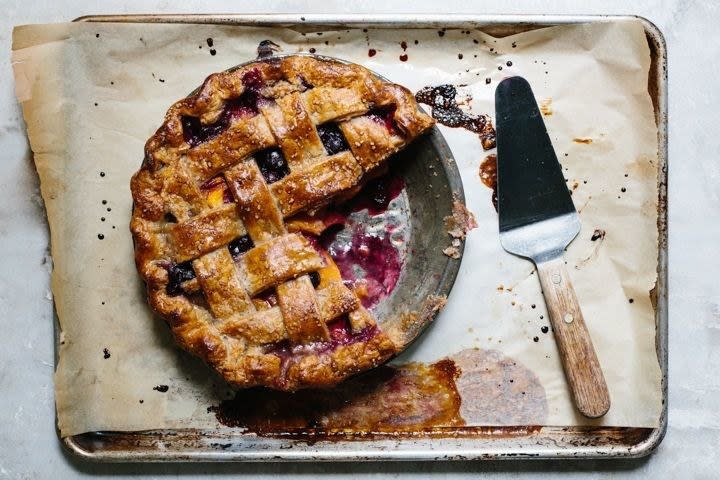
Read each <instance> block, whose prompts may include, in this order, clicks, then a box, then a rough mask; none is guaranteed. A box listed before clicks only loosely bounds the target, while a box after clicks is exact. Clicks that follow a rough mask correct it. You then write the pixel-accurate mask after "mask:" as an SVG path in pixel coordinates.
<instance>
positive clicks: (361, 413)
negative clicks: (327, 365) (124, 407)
mask: <svg viewBox="0 0 720 480" xmlns="http://www.w3.org/2000/svg"><path fill="white" fill-rule="evenodd" d="M208 410H209V411H211V412H214V413H215V416H216V418H217V420H218V422H219V423H221V424H223V425H226V426H229V427H236V428H244V429H247V431H249V432H253V433H257V434H260V435H264V436H299V437H315V438H318V437H322V438H323V439H331V438H332V435H333V434H337V435H339V434H342V435H345V434H369V433H385V434H393V433H403V432H428V433H432V432H433V431H434V430H436V429H437V428H447V427H456V428H459V427H463V429H465V428H470V427H465V426H466V425H542V424H543V423H544V422H545V419H546V418H547V400H546V397H545V390H544V388H543V387H542V385H540V382H539V381H538V379H537V377H536V376H535V374H534V373H533V372H532V371H530V370H529V369H527V368H526V367H524V366H523V365H522V364H520V363H519V362H517V361H515V360H513V359H511V358H509V357H506V356H504V355H503V354H502V353H500V352H498V351H496V350H482V349H467V350H463V351H461V352H459V353H457V354H455V355H453V356H451V357H448V358H445V359H442V360H440V361H438V362H435V363H432V364H427V363H418V362H413V363H408V364H404V365H398V366H387V365H385V366H381V367H379V368H377V369H375V370H372V371H370V372H366V373H364V374H362V375H359V376H357V377H354V378H351V379H350V380H348V381H346V382H344V383H342V384H340V385H338V386H336V387H334V388H331V389H322V390H319V389H313V390H301V391H298V392H295V393H287V392H279V391H274V390H268V389H264V388H255V389H250V390H242V391H238V392H236V394H235V396H234V398H232V399H229V400H225V401H223V402H221V403H220V404H219V405H217V406H213V407H210V408H209V409H208Z"/></svg>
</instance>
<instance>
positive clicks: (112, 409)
mask: <svg viewBox="0 0 720 480" xmlns="http://www.w3.org/2000/svg"><path fill="white" fill-rule="evenodd" d="M209 38H212V44H213V45H212V51H213V52H215V54H212V53H211V48H210V45H209V43H210V42H208V39H209ZM265 39H272V40H273V41H274V42H276V43H277V44H278V45H280V46H281V47H282V49H283V51H285V52H293V51H308V50H309V49H310V48H315V49H316V50H317V52H318V53H321V54H328V55H332V56H337V57H340V58H343V59H346V60H349V61H352V62H358V63H361V64H363V65H366V66H367V67H369V68H371V69H373V70H375V71H377V72H379V73H381V74H383V75H385V76H386V77H388V78H390V79H392V80H394V81H396V82H398V83H402V84H404V85H406V86H408V87H409V88H410V89H412V90H413V91H417V90H418V89H420V88H421V87H423V86H426V85H437V84H442V83H452V84H455V85H464V86H462V87H460V88H459V91H460V94H461V95H460V96H461V97H462V98H465V99H466V102H465V103H466V105H465V106H466V108H468V109H471V110H472V112H473V113H490V114H492V113H493V94H494V89H495V86H496V85H497V83H498V81H499V80H501V79H502V78H503V77H505V76H509V75H515V74H521V75H523V76H525V77H526V78H527V79H528V80H529V81H530V83H531V84H532V86H533V89H534V91H535V94H536V97H537V98H538V100H539V102H540V103H541V104H542V105H543V110H544V113H545V114H546V115H545V121H546V124H547V127H548V131H549V132H550V136H551V138H552V141H553V143H554V145H555V148H556V151H557V152H558V157H559V158H560V160H561V162H562V164H563V167H564V170H565V173H566V177H567V178H568V186H569V187H570V188H571V189H573V190H574V193H573V200H574V202H575V205H576V207H577V208H578V210H579V211H580V212H581V220H582V231H581V233H580V235H579V237H578V238H577V239H576V240H575V241H574V242H573V243H572V244H571V246H570V247H569V249H568V251H567V257H566V258H567V261H568V266H569V268H570V271H571V276H572V279H573V282H574V284H575V288H576V290H577V294H578V297H579V299H580V303H581V305H582V309H583V312H584V314H585V317H586V321H587V323H588V328H589V329H590V332H591V335H592V337H593V340H594V343H595V347H596V349H597V353H598V357H599V359H600V363H601V365H602V366H603V369H604V372H605V376H606V379H607V382H608V386H609V390H610V395H611V398H612V408H611V410H610V412H609V413H608V414H607V415H606V416H605V417H604V418H603V419H601V420H597V421H594V422H589V421H588V420H587V419H584V418H583V417H581V416H579V415H578V414H576V413H575V411H574V409H573V406H572V403H571V399H570V396H569V391H568V388H567V386H566V382H565V378H564V376H563V373H562V368H561V364H560V362H559V359H558V354H557V349H556V346H555V343H554V341H553V338H552V334H551V333H543V330H542V327H544V326H549V323H548V320H547V312H546V311H545V308H544V302H543V299H542V295H541V292H540V287H539V283H538V281H537V278H536V276H535V275H534V274H533V273H532V272H533V267H532V265H531V264H530V263H529V262H527V261H525V260H522V259H519V258H516V257H514V256H511V255H509V254H506V253H505V252H504V251H503V250H502V249H501V247H500V245H499V241H498V236H497V217H496V213H495V211H494V209H493V207H492V204H491V202H490V196H491V191H490V190H489V189H487V188H486V187H485V186H483V185H482V183H481V182H480V178H479V176H478V167H479V165H480V163H481V161H482V160H483V158H484V156H485V155H486V153H489V152H483V151H482V148H481V146H480V142H479V140H478V138H477V136H476V135H474V134H471V133H469V132H467V131H465V130H460V129H449V128H446V127H440V128H441V130H442V132H443V134H444V135H445V136H446V139H447V140H448V142H449V144H450V146H451V148H452V151H453V153H454V156H455V160H456V162H457V165H458V167H459V169H460V172H461V174H462V178H463V183H464V187H465V194H466V198H467V206H468V208H469V209H470V210H471V211H472V212H473V213H474V214H475V216H476V218H477V220H478V224H479V227H478V228H477V229H475V230H473V231H471V232H470V233H469V235H468V239H467V245H466V250H465V255H464V259H463V261H462V267H461V270H460V275H459V277H458V280H457V283H456V284H455V287H454V288H453V291H452V293H451V295H450V298H449V301H448V304H447V306H446V307H445V309H444V310H443V311H442V313H441V314H440V316H439V317H438V319H437V320H436V322H435V324H434V325H433V326H432V328H430V329H429V330H428V332H427V333H426V334H425V335H424V337H423V338H422V339H421V340H420V341H419V342H417V343H416V344H414V345H413V347H412V348H411V349H410V350H408V351H406V352H405V353H404V354H403V355H402V356H401V357H400V358H399V359H398V360H396V362H400V363H401V362H406V361H410V360H419V361H434V360H437V359H439V358H442V357H444V356H448V355H453V354H455V353H457V352H460V351H461V350H463V349H466V348H473V347H475V348H480V349H483V350H488V351H498V352H502V354H503V355H505V357H504V358H510V359H512V361H514V362H517V363H518V364H520V365H524V367H526V368H527V369H529V370H530V371H532V372H533V373H534V375H535V376H536V377H537V378H538V379H539V381H540V384H541V385H542V387H544V391H545V396H546V401H547V405H548V413H547V417H546V418H544V422H543V423H544V424H546V425H581V424H587V423H593V424H604V425H612V426H633V427H654V426H657V425H658V421H659V416H660V412H661V392H660V369H659V366H658V361H657V357H656V353H655V320H654V314H653V309H652V306H651V303H650V297H649V293H648V292H649V290H650V289H651V288H652V287H653V286H654V283H655V279H656V273H655V272H656V266H657V226H656V218H657V211H656V208H657V201H656V200H657V187H656V183H657V143H656V126H655V123H654V119H653V118H654V117H653V110H652V104H651V101H650V98H649V95H648V93H647V75H648V68H649V62H650V58H649V50H648V46H647V42H646V39H645V34H644V32H643V28H642V26H641V25H640V24H639V23H638V22H621V23H611V24H610V23H608V24H594V25H576V26H560V27H552V28H547V29H542V30H536V31H532V32H527V33H523V34H519V35H515V36H511V37H506V38H503V39H495V38H492V37H490V36H488V35H485V34H483V33H482V32H479V31H472V32H469V33H463V32H461V31H460V30H457V31H453V30H448V31H446V32H444V34H442V35H441V34H439V33H438V31H437V30H412V31H403V30H372V29H371V30H370V31H369V32H363V31H362V30H360V29H357V30H342V31H337V32H335V31H332V32H331V31H325V32H322V35H319V34H316V33H315V32H311V33H307V34H306V35H303V34H301V33H300V32H296V31H294V30H290V29H267V28H250V27H247V28H244V27H233V26H212V25H160V24H77V23H76V24H54V25H31V26H23V27H18V28H16V29H15V31H14V34H13V68H14V71H15V81H16V91H17V97H18V100H19V101H20V102H21V104H22V107H23V112H24V115H25V120H26V122H27V127H28V136H29V137H30V142H31V146H32V149H33V152H34V154H35V163H36V166H37V170H38V173H39V175H40V180H41V188H42V195H43V198H44V200H45V205H46V208H47V213H48V221H49V224H50V230H51V239H52V240H51V244H52V256H53V261H54V271H53V275H52V287H53V293H54V299H55V305H56V310H57V314H58V317H59V320H60V323H61V327H62V334H61V338H60V348H59V362H58V365H57V372H56V376H55V389H56V403H57V413H58V423H59V428H60V431H61V434H62V436H67V435H73V434H78V433H82V432H86V431H96V430H146V429H155V428H176V427H214V426H216V425H217V424H216V421H215V418H214V416H213V415H212V414H210V413H208V411H207V407H208V406H209V405H212V404H216V403H217V399H218V398H220V397H223V398H224V396H226V395H228V393H229V392H228V390H227V387H225V386H224V385H223V383H222V382H221V381H220V380H219V379H218V378H217V377H216V376H215V375H214V374H213V373H211V372H210V371H209V369H207V368H206V367H205V366H203V365H202V364H201V363H200V362H199V361H197V360H195V359H193V358H191V357H190V356H188V355H187V354H185V353H183V352H181V351H179V349H177V348H176V347H175V346H174V345H173V342H172V339H171V338H170V335H169V333H168V332H167V329H166V327H165V325H164V324H162V322H160V321H158V320H157V319H155V318H153V316H152V314H151V312H150V310H149V308H148V307H147V303H146V300H145V296H144V292H143V285H142V283H141V281H140V278H139V276H138V275H137V273H136V271H135V266H134V261H133V248H132V239H131V236H130V232H129V229H128V223H129V219H130V212H131V197H130V192H129V179H130V176H131V175H132V173H133V172H134V171H135V170H137V168H138V167H139V165H140V162H141V160H142V157H143V145H144V143H145V140H146V139H147V138H148V137H149V136H150V135H151V134H152V133H153V132H154V130H155V129H156V128H157V127H158V126H159V125H160V124H161V123H162V119H163V115H164V113H165V111H166V109H167V108H168V106H169V105H170V104H171V103H173V102H174V101H175V100H177V99H179V98H181V97H183V96H185V95H186V94H187V93H189V92H190V91H192V90H193V89H194V88H195V87H196V86H198V85H200V83H201V82H202V81H203V79H204V78H205V77H206V76H207V75H208V74H210V73H212V72H215V71H220V70H224V69H226V68H229V67H231V66H233V65H236V64H238V63H242V62H244V61H247V60H250V59H252V58H254V57H255V56H256V47H257V45H258V43H259V42H260V41H261V40H265ZM416 40H417V42H416ZM403 41H404V42H406V44H407V45H406V50H405V49H403V46H402V45H401V42H403ZM326 42H327V44H326ZM370 49H374V50H375V51H376V52H377V53H376V55H374V56H372V57H371V56H369V50H370ZM403 54H405V55H407V61H404V62H403V61H401V60H400V56H401V55H403ZM461 57H462V58H461ZM501 67H502V69H501ZM486 79H489V80H486ZM488 82H489V83H488ZM18 201H22V200H21V199H18ZM596 230H597V232H596ZM603 232H604V236H603V235H601V234H602V233H603ZM100 237H102V239H100ZM593 238H594V241H593V240H592V239H593ZM631 299H632V301H631ZM496 356H497V355H496V354H491V355H487V357H488V358H492V357H496ZM488 383H489V382H488ZM163 386H168V389H167V391H165V392H163V390H165V389H164V387H163ZM466 390H467V391H468V392H472V391H473V388H468V389H466ZM475 390H477V389H475ZM534 390H535V391H537V390H538V389H537V388H535V389H534ZM540 390H542V389H540ZM521 393H523V394H525V393H524V392H521ZM534 394H537V393H534ZM539 395H542V392H540V393H539ZM485 396H486V397H487V395H485ZM474 398H475V397H473V396H472V395H471V394H470V393H468V394H467V395H466V396H464V397H463V405H464V411H472V409H470V410H468V408H469V406H472V405H473V399H474ZM510 400H511V399H508V401H509V404H510V405H512V403H511V402H510ZM541 400H542V399H541ZM480 408H481V407H480ZM510 410H511V409H510ZM521 413H522V412H520V413H518V412H516V414H512V412H511V413H509V414H508V415H507V417H506V419H504V418H505V417H503V418H500V419H497V418H496V419H494V420H492V421H491V422H496V423H498V424H514V423H516V421H517V418H525V417H523V416H522V414H521ZM491 417H492V416H487V415H486V416H484V417H482V418H484V419H486V420H485V421H487V418H491ZM469 423H472V421H470V422H469Z"/></svg>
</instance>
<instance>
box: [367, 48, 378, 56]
mask: <svg viewBox="0 0 720 480" xmlns="http://www.w3.org/2000/svg"><path fill="white" fill-rule="evenodd" d="M375 54H377V50H375V49H374V48H371V49H369V50H368V57H374V56H375Z"/></svg>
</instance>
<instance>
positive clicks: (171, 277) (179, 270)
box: [165, 262, 195, 297]
mask: <svg viewBox="0 0 720 480" xmlns="http://www.w3.org/2000/svg"><path fill="white" fill-rule="evenodd" d="M193 278H195V271H194V270H193V268H192V263H191V262H184V263H176V264H175V265H173V266H171V267H170V268H168V283H167V287H166V288H165V291H166V292H167V294H168V295H170V296H172V297H174V296H176V295H180V294H181V293H183V289H182V283H183V282H187V281H188V280H192V279H193Z"/></svg>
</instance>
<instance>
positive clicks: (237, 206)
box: [131, 56, 433, 390]
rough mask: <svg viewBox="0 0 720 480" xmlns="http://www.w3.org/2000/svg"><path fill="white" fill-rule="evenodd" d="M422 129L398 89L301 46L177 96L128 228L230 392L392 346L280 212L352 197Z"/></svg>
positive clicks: (155, 295)
mask: <svg viewBox="0 0 720 480" xmlns="http://www.w3.org/2000/svg"><path fill="white" fill-rule="evenodd" d="M432 125H433V121H432V119H431V118H430V117H428V116H427V115H425V114H424V113H422V112H420V111H419V110H418V107H417V104H416V103H415V101H414V98H413V96H412V94H411V93H410V92H409V91H408V90H406V89H405V88H403V87H401V86H398V85H394V84H391V83H388V82H384V81H382V80H380V79H379V78H377V77H376V76H374V75H373V74H372V73H370V72H369V71H368V70H366V69H364V68H363V67H360V66H358V65H352V64H343V63H340V62H335V61H330V60H326V59H318V58H314V57H307V56H288V57H281V58H273V59H268V60H266V61H258V62H256V63H253V64H251V65H247V66H244V67H241V68H238V69H236V70H234V71H231V72H225V73H217V74H213V75H211V76H210V77H208V78H207V80H206V81H205V83H204V84H203V86H202V87H201V88H200V89H199V90H198V91H197V93H195V94H194V95H191V96H190V97H188V98H186V99H183V100H181V101H179V102H177V103H176V104H174V105H173V106H172V107H171V108H170V110H169V111H168V113H167V114H166V117H165V123H164V124H163V126H162V127H161V128H160V129H159V130H158V131H157V132H156V133H155V135H153V137H151V138H150V140H148V142H147V144H146V147H145V161H144V162H143V165H142V167H141V169H140V170H139V171H138V172H137V173H136V174H135V175H134V177H133V179H132V183H131V190H132V194H133V199H134V202H135V207H134V211H133V218H132V222H131V230H132V232H133V237H134V240H135V251H136V263H137V266H138V270H139V272H140V274H141V275H142V276H143V278H144V279H145V281H146V283H147V286H148V296H149V299H150V303H151V306H152V307H153V309H154V310H155V311H156V312H157V313H158V314H160V315H161V316H162V317H163V318H165V319H166V320H167V322H168V323H169V325H170V326H171V328H172V330H173V333H174V335H175V337H176V339H177V341H178V343H179V344H180V345H181V346H182V347H183V348H185V349H187V350H188V351H190V352H191V353H193V354H195V355H198V356H200V357H201V358H203V359H204V360H206V361H207V362H208V363H209V364H210V365H211V366H213V367H214V368H215V369H216V370H217V371H218V372H220V373H221V374H222V375H223V376H224V378H225V379H226V380H227V381H229V382H230V383H231V384H233V385H235V386H238V387H249V386H253V385H266V386H270V387H273V388H279V389H285V390H295V389H298V388H303V387H310V386H323V385H332V384H335V383H337V382H339V381H341V380H343V379H344V378H346V377H347V376H349V375H352V374H354V373H357V372H360V371H362V370H366V369H368V368H371V367H373V366H376V365H378V364H380V363H382V362H384V361H385V360H387V359H388V358H389V357H391V356H392V355H393V354H394V353H396V346H395V345H394V344H393V343H392V341H391V340H390V339H389V338H388V337H387V336H386V335H385V334H384V333H383V332H382V331H381V330H380V329H379V328H378V327H377V325H376V324H375V321H374V320H373V318H372V315H371V314H370V313H369V312H368V311H367V310H365V309H364V308H363V307H362V305H361V303H360V300H359V299H358V297H357V296H356V295H355V293H354V292H352V291H351V290H349V289H348V288H347V287H346V286H345V285H344V284H343V282H342V280H341V279H340V276H339V272H338V271H337V268H336V267H335V266H334V264H333V263H332V259H331V258H330V257H329V256H328V255H327V254H326V253H324V252H322V251H321V250H318V249H317V248H316V247H315V246H314V244H313V243H312V242H311V241H310V240H309V239H308V238H307V237H305V236H304V235H303V234H301V233H298V232H295V231H292V232H291V231H288V228H287V224H286V219H287V218H288V217H291V216H293V215H295V214H297V213H299V212H307V211H312V210H313V209H316V208H318V207H320V206H322V205H324V204H326V203H328V202H330V201H331V200H332V199H333V198H334V197H336V196H338V195H340V194H348V193H349V192H350V193H352V192H353V191H354V189H356V188H357V187H358V186H359V185H360V184H361V183H362V182H363V180H364V179H365V178H366V176H368V175H372V174H373V172H374V170H375V169H376V168H377V167H379V166H380V165H381V164H383V162H385V161H386V160H387V158H388V157H389V156H390V155H392V154H393V153H395V152H397V151H398V150H399V149H401V148H403V147H404V146H406V145H407V144H408V143H409V142H410V141H412V140H413V139H414V138H415V137H417V136H418V135H420V134H421V133H423V132H425V131H426V130H428V129H429V128H430V127H431V126H432ZM268 299H270V300H268Z"/></svg>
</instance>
